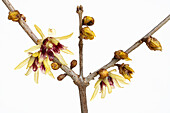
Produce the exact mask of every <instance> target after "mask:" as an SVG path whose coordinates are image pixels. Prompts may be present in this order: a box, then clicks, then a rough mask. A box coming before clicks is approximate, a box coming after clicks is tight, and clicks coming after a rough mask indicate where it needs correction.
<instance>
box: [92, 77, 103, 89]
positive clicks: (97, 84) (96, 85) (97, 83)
mask: <svg viewBox="0 0 170 113" xmlns="http://www.w3.org/2000/svg"><path fill="white" fill-rule="evenodd" d="M102 80H103V79H101V78H100V79H99V80H98V81H97V82H96V84H95V85H94V88H96V87H98V86H99V85H100V82H101V81H102Z"/></svg>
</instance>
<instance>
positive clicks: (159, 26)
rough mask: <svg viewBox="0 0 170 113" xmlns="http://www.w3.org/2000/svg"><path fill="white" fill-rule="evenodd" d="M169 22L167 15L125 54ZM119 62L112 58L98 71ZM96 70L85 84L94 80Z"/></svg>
mask: <svg viewBox="0 0 170 113" xmlns="http://www.w3.org/2000/svg"><path fill="white" fill-rule="evenodd" d="M169 20H170V15H168V16H167V17H166V18H165V19H164V20H163V21H161V22H160V23H159V24H158V25H157V26H156V27H154V28H153V29H152V30H151V31H150V32H149V33H147V34H146V35H145V36H144V37H143V38H141V39H140V40H139V41H137V42H136V43H135V44H134V45H132V46H131V47H130V48H128V49H127V50H126V51H125V52H126V53H128V54H129V53H130V52H132V51H133V50H135V49H136V48H137V47H139V46H140V45H141V44H142V43H143V42H144V40H145V39H146V38H148V37H149V36H151V35H153V34H154V33H155V32H156V31H158V30H159V29H160V28H161V27H162V26H163V25H164V24H166V23H167V22H168V21H169ZM118 61H119V60H118V59H115V58H113V59H112V60H111V61H110V62H109V63H108V64H106V65H105V66H103V67H101V68H100V69H108V68H110V67H113V66H114V64H115V63H117V62H118ZM100 69H98V70H97V71H95V72H93V73H91V74H89V75H88V76H87V77H86V78H85V83H89V82H90V80H92V79H94V77H95V76H97V72H98V71H99V70H100Z"/></svg>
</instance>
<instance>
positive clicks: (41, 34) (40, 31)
mask: <svg viewBox="0 0 170 113" xmlns="http://www.w3.org/2000/svg"><path fill="white" fill-rule="evenodd" d="M34 27H35V29H36V30H37V32H38V33H39V34H40V36H41V37H42V39H43V40H44V38H45V35H44V34H43V32H42V30H41V29H40V28H39V27H38V26H37V25H36V24H35V25H34Z"/></svg>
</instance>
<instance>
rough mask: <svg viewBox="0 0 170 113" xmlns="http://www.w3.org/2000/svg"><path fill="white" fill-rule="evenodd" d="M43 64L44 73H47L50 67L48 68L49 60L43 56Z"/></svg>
mask: <svg viewBox="0 0 170 113" xmlns="http://www.w3.org/2000/svg"><path fill="white" fill-rule="evenodd" d="M43 64H44V66H45V69H46V71H45V74H47V73H49V71H50V70H51V68H50V65H49V62H48V58H45V60H44V61H43Z"/></svg>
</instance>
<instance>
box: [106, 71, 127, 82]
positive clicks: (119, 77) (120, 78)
mask: <svg viewBox="0 0 170 113" xmlns="http://www.w3.org/2000/svg"><path fill="white" fill-rule="evenodd" d="M109 76H110V77H112V78H115V79H118V80H123V81H125V80H126V79H125V78H124V77H122V76H119V75H116V74H113V73H109Z"/></svg>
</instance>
